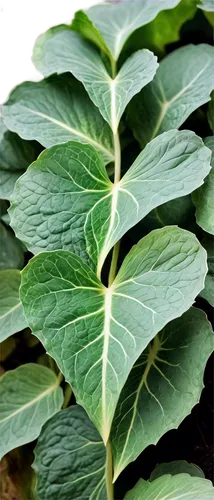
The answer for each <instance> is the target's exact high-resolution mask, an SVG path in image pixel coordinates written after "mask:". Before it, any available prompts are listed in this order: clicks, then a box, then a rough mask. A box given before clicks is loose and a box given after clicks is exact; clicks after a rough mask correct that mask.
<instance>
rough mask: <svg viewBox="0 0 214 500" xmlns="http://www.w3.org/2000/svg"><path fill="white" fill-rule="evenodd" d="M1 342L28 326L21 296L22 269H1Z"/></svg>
mask: <svg viewBox="0 0 214 500" xmlns="http://www.w3.org/2000/svg"><path fill="white" fill-rule="evenodd" d="M0 283H1V288H0V342H3V340H5V339H7V338H8V337H10V335H13V333H16V332H19V331H20V330H23V329H24V328H25V327H26V326H27V321H26V319H25V317H24V313H23V307H22V303H21V301H20V298H19V287H20V284H21V275H20V271H18V270H16V269H10V270H6V271H0Z"/></svg>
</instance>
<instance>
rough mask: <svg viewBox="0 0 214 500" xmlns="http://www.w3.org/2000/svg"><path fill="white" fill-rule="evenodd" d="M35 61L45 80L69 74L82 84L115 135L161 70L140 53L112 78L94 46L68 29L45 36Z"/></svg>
mask: <svg viewBox="0 0 214 500" xmlns="http://www.w3.org/2000/svg"><path fill="white" fill-rule="evenodd" d="M33 60H34V63H35V66H36V68H37V69H38V70H39V71H40V72H41V73H42V74H43V75H44V76H49V75H51V74H52V73H58V74H60V73H64V72H66V71H70V72H71V73H72V74H73V75H74V76H75V78H77V79H78V80H80V81H81V82H82V83H83V85H84V87H85V88H86V90H87V92H88V94H89V96H90V98H91V100H92V101H93V102H94V104H95V105H96V106H98V108H99V110H100V113H101V114H102V116H103V117H104V118H105V120H106V121H107V122H108V123H109V125H110V126H111V128H112V130H113V132H114V133H116V131H117V127H118V123H119V121H120V118H121V116H122V114H123V112H124V110H125V108H126V106H127V104H128V102H129V101H130V100H131V98H132V97H133V96H134V95H135V94H136V93H137V92H139V91H140V90H141V89H142V88H143V87H144V86H145V85H146V84H147V83H148V82H150V81H151V80H152V79H153V77H154V74H155V72H156V69H157V67H158V64H157V58H156V57H155V56H154V54H153V53H152V52H150V51H148V50H147V49H145V50H140V51H138V52H136V53H135V54H133V55H132V56H131V57H130V58H129V59H128V60H127V61H126V62H125V64H124V65H123V66H122V68H121V70H120V71H119V73H118V74H117V76H115V78H111V77H110V76H109V74H108V72H107V70H106V68H105V66H104V64H103V62H102V60H101V58H100V56H99V54H98V52H97V50H96V49H95V48H94V47H93V45H92V44H91V43H89V42H88V41H87V40H85V39H84V38H81V36H80V35H79V34H78V33H75V32H74V31H72V30H71V29H70V28H69V26H59V27H56V28H52V29H50V30H49V31H47V32H46V33H45V34H44V35H42V36H41V37H40V38H39V39H38V41H37V42H36V45H35V48H34V56H33Z"/></svg>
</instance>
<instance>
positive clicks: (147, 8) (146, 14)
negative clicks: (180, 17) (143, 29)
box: [86, 0, 180, 61]
mask: <svg viewBox="0 0 214 500" xmlns="http://www.w3.org/2000/svg"><path fill="white" fill-rule="evenodd" d="M179 1H180V0H158V1H151V0H146V1H145V0H144V1H142V0H132V2H131V8H130V1H129V0H123V2H121V3H119V4H116V5H114V4H113V3H106V4H101V5H95V6H94V7H91V8H90V9H88V10H87V11H86V12H87V15H88V17H89V18H90V19H91V21H92V22H93V24H94V26H95V28H97V29H98V30H99V31H100V33H101V35H102V37H103V39H104V41H105V43H106V45H107V47H108V49H109V50H110V52H111V54H112V58H113V59H114V60H115V61H116V60H117V59H118V57H119V55H120V52H121V50H122V48H123V45H124V43H125V42H126V40H127V39H128V38H129V36H130V35H131V34H132V33H133V31H135V30H136V29H137V28H139V27H140V26H144V25H145V24H147V23H149V22H150V21H152V19H154V18H155V17H156V16H157V14H158V13H159V12H160V11H161V10H164V9H172V8H173V7H175V6H176V5H178V3H179ZM94 41H95V40H94ZM98 45H99V44H98Z"/></svg>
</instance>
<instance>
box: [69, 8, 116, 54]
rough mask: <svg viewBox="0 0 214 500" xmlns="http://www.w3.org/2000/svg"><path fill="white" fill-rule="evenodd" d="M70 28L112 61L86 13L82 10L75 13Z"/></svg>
mask: <svg viewBox="0 0 214 500" xmlns="http://www.w3.org/2000/svg"><path fill="white" fill-rule="evenodd" d="M71 26H72V29H73V30H74V31H77V32H78V33H80V34H81V35H82V36H84V37H85V38H86V39H88V40H90V42H92V43H94V44H95V45H97V46H98V47H99V49H100V50H101V51H102V52H104V53H105V54H107V56H108V57H109V58H110V59H112V56H111V52H110V50H109V49H108V47H107V45H106V43H105V41H104V39H103V37H102V35H101V33H100V31H99V30H98V29H97V28H96V27H95V26H94V24H93V23H92V21H91V20H90V19H89V17H88V16H87V14H86V12H84V11H83V10H78V11H77V12H75V15H74V19H73V21H72V25H71Z"/></svg>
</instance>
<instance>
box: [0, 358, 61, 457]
mask: <svg viewBox="0 0 214 500" xmlns="http://www.w3.org/2000/svg"><path fill="white" fill-rule="evenodd" d="M0 396H1V397H0V412H1V417H0V431H1V443H0V457H3V456H4V455H5V454H6V453H8V451H10V450H13V449H14V448H17V447H18V446H22V445H23V444H26V443H29V442H30V441H33V440H34V439H36V438H37V437H38V436H39V434H40V431H41V428H42V426H43V424H44V423H45V422H46V420H48V419H49V418H50V417H52V415H54V414H55V413H56V412H57V411H59V409H60V407H61V405H62V402H63V393H62V389H61V388H60V387H59V386H58V380H57V377H56V376H55V375H54V373H53V372H52V371H51V370H49V369H48V368H45V367H43V366H41V365H40V366H39V365H34V364H32V363H29V364H26V365H22V366H19V367H18V368H16V369H15V370H12V371H8V372H7V373H5V374H4V375H2V376H1V378H0Z"/></svg>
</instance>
